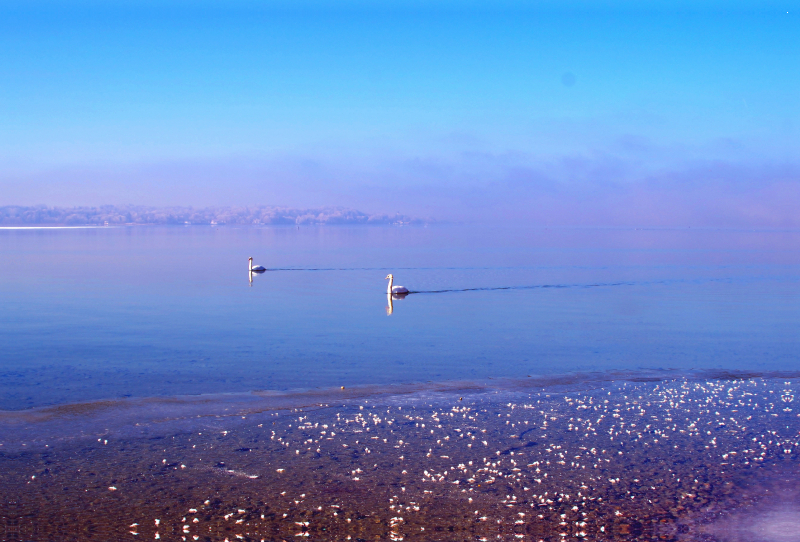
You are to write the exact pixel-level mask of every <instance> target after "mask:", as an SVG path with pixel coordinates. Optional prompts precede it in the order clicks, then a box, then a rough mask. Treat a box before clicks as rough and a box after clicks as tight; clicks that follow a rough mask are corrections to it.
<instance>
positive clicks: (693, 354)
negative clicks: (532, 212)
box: [0, 225, 800, 542]
mask: <svg viewBox="0 0 800 542" xmlns="http://www.w3.org/2000/svg"><path fill="white" fill-rule="evenodd" d="M799 242H800V233H799V232H780V231H755V232H753V231H712V230H699V231H697V230H692V229H686V230H610V229H556V230H553V229H545V228H540V229H532V228H531V229H524V228H510V227H477V226H457V225H437V226H430V227H427V228H423V227H402V228H388V227H381V228H372V227H353V228H349V227H324V228H310V227H305V228H296V227H279V228H275V227H270V228H256V227H253V228H231V227H219V228H211V227H196V226H194V227H164V228H160V227H131V228H94V229H85V228H84V229H80V228H76V229H0V299H2V308H3V310H2V311H0V345H1V346H2V349H1V350H0V493H2V495H3V499H2V501H0V542H6V541H20V540H26V541H32V542H39V541H41V542H45V541H52V540H58V541H72V540H74V541H76V542H77V541H81V542H85V541H87V540H101V541H105V540H126V541H131V542H133V541H135V540H141V539H150V540H169V541H172V540H175V541H176V542H178V541H180V542H188V541H192V542H194V541H198V540H202V541H204V542H207V541H212V542H231V541H233V540H246V541H259V540H260V541H263V542H266V541H278V540H289V539H297V538H296V537H300V539H306V538H307V539H309V540H323V541H334V540H335V541H346V540H349V541H352V542H366V541H367V540H392V541H399V540H405V541H407V542H412V541H419V542H429V541H434V540H435V541H439V540H474V541H481V542H488V541H489V540H496V541H515V542H516V541H518V540H530V541H532V542H538V541H546V542H556V541H559V542H561V541H564V540H570V541H578V540H599V541H608V542H612V541H613V542H619V541H644V540H656V539H657V540H671V541H674V542H694V541H698V542H699V541H703V542H739V541H741V542H745V541H746V542H775V541H776V540H779V541H782V542H788V541H800V492H798V490H797V489H796V488H797V487H800V474H798V473H800V439H798V435H800V415H798V411H797V406H796V403H795V402H794V401H795V400H796V399H795V398H796V396H797V395H798V394H800V380H799V379H798V377H800V371H798V364H797V360H798V354H800V334H798V329H799V328H798V324H800V309H799V308H798V307H800V280H798V279H800V251H798V250H797V247H798V246H799V244H798V243H799ZM249 256H253V257H254V259H255V263H256V264H261V265H264V266H266V267H267V268H268V269H269V270H268V271H266V272H265V273H263V274H257V275H255V276H252V277H251V276H250V274H249V273H248V268H247V258H248V257H249ZM387 273H393V274H394V276H395V278H396V283H398V284H402V285H405V286H406V287H408V288H409V289H410V290H411V291H412V293H411V294H409V295H408V296H406V297H404V298H402V299H388V298H387V295H386V280H385V279H384V277H385V276H386V275H387ZM342 387H344V389H342Z"/></svg>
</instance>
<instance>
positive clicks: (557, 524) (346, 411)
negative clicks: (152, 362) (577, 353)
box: [0, 375, 800, 542]
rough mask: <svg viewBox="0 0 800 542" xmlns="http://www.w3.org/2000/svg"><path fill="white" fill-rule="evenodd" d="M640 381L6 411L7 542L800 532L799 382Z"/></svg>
mask: <svg viewBox="0 0 800 542" xmlns="http://www.w3.org/2000/svg"><path fill="white" fill-rule="evenodd" d="M631 376H632V377H633V378H635V379H638V380H641V379H644V380H649V381H645V382H641V381H639V382H637V381H631V380H612V381H605V382H603V381H600V380H597V379H594V380H587V381H577V380H575V379H571V380H569V381H565V382H563V383H550V384H548V385H546V386H545V387H541V386H540V385H541V384H542V382H537V383H534V384H530V383H526V382H514V381H508V382H505V383H504V384H503V385H502V386H498V387H488V386H477V385H462V386H453V387H452V388H451V389H442V388H439V389H435V388H431V389H420V390H405V392H404V393H400V394H397V393H387V390H382V391H380V392H378V393H374V392H363V393H357V394H353V395H351V396H348V397H341V398H339V400H335V399H334V398H333V397H332V396H329V397H326V401H325V402H316V403H315V402H314V401H313V399H312V400H309V398H306V399H305V400H303V402H304V403H305V406H303V407H297V406H294V407H290V406H279V405H275V404H273V405H272V406H268V405H267V403H262V404H257V403H256V402H250V403H244V402H241V401H237V400H234V401H230V400H229V399H225V398H216V399H215V400H209V401H208V402H207V404H206V407H205V408H204V409H200V410H198V409H190V410H186V411H184V412H183V413H180V412H179V410H173V411H172V414H173V415H172V416H168V415H167V412H169V409H167V410H162V411H161V412H160V415H153V414H154V412H153V411H152V410H149V409H148V408H146V407H145V408H144V409H143V406H142V405H141V404H137V405H128V408H130V409H133V410H136V409H142V410H141V412H139V415H134V416H131V417H130V418H128V419H124V418H123V417H112V418H103V414H102V411H103V409H104V408H114V407H112V406H110V405H107V404H106V405H94V407H93V408H87V409H83V410H80V411H73V410H70V409H61V410H58V411H50V412H47V413H44V416H43V417H41V418H39V419H36V420H31V419H28V420H21V419H20V418H22V417H23V416H24V413H16V414H13V416H16V419H11V418H10V417H9V416H11V415H7V416H6V417H5V418H4V419H3V420H1V421H0V424H2V425H3V427H4V429H7V428H8V425H9V424H14V423H17V424H23V425H24V428H25V434H26V437H30V435H31V433H32V432H33V433H35V432H36V431H37V424H39V423H43V422H46V419H47V418H48V416H51V417H55V418H57V419H58V421H59V423H60V425H61V429H62V430H63V431H62V433H61V435H60V436H57V435H54V434H52V433H51V434H50V436H49V438H40V439H38V440H36V441H35V442H34V441H33V440H30V439H29V440H28V441H27V442H25V443H23V444H24V445H20V442H19V440H17V441H16V444H17V445H16V446H14V444H15V442H14V441H13V440H11V439H9V435H11V434H12V433H9V432H8V431H6V432H4V433H3V437H4V438H3V440H2V447H0V450H2V451H0V473H2V474H0V481H1V483H2V486H3V488H4V499H5V504H4V506H3V514H2V515H3V521H4V524H5V535H4V538H3V540H87V539H89V540H108V539H114V540H139V539H141V538H145V539H151V540H152V539H154V538H155V539H164V540H181V541H184V540H213V541H220V542H222V541H224V540H229V541H232V540H238V539H241V540H289V539H293V540H295V539H297V538H296V537H301V538H309V539H311V540H547V541H551V540H552V541H555V540H567V539H568V540H674V541H695V540H697V541H699V540H704V541H719V542H724V541H740V540H741V541H744V540H748V541H765V542H766V541H774V540H797V539H798V536H800V535H797V531H798V529H797V527H798V526H800V519H799V518H800V493H798V491H797V489H796V488H797V486H798V481H799V480H798V476H800V475H799V474H798V473H800V470H798V467H800V463H798V453H800V442H798V440H800V434H799V431H800V419H798V412H797V409H796V408H795V406H796V400H795V395H796V393H797V381H796V380H795V379H789V380H786V379H785V378H775V377H768V378H764V377H759V378H747V379H734V380H730V379H724V380H720V379H715V380H708V379H698V378H690V377H681V378H674V379H669V380H660V381H653V380H654V377H653V375H640V376H638V377H637V376H634V375H631ZM268 401H269V399H267V402H268ZM214 403H220V404H217V405H216V406H214V405H213V404H214ZM223 404H224V405H223ZM200 412H205V415H203V414H200ZM87 418H94V419H96V420H98V421H99V422H100V423H99V424H94V425H92V426H91V427H89V426H87V425H86V423H85V422H86V419H87ZM112 420H116V422H114V421H112ZM121 420H124V421H121ZM136 420H139V421H136ZM90 425H91V424H90ZM70 428H71V429H72V431H69V429H70ZM42 436H44V435H42Z"/></svg>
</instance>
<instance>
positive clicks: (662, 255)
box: [0, 226, 800, 409]
mask: <svg viewBox="0 0 800 542" xmlns="http://www.w3.org/2000/svg"><path fill="white" fill-rule="evenodd" d="M798 247H800V233H797V232H747V231H707V230H706V231H697V230H679V231H653V230H600V229H595V230H593V229H556V230H552V229H544V228H541V229H524V228H499V227H472V226H469V227H467V226H432V227H428V228H421V227H420V228H384V227H374V228H373V227H324V228H323V227H320V228H308V227H304V228H300V229H298V228H294V227H284V228H282V227H272V228H255V227H253V228H232V227H219V228H210V227H200V226H193V227H130V228H100V229H2V230H0V299H2V306H3V310H2V311H0V344H2V354H1V355H0V409H24V408H29V407H34V406H44V405H52V404H61V403H74V402H81V401H87V400H95V399H103V398H115V397H128V396H133V397H149V396H159V395H175V394H202V393H219V392H243V391H249V390H254V389H269V390H289V389H308V388H315V387H323V388H324V387H339V386H342V385H344V386H348V387H349V386H357V385H365V384H379V385H380V384H395V383H406V382H424V381H429V380H432V381H445V380H462V379H486V378H493V377H512V378H517V377H526V376H527V375H546V374H553V373H565V372H573V371H613V370H631V369H633V370H637V369H678V370H687V369H708V368H721V369H729V370H761V371H774V370H794V369H795V368H796V366H797V364H796V360H797V359H798V354H800V334H798V330H800V281H799V280H798V278H800V251H798ZM248 256H253V257H254V260H255V263H256V264H261V265H264V266H266V267H267V268H268V269H269V271H267V272H266V273H264V274H261V275H256V276H254V277H253V280H252V283H251V282H250V281H249V277H248V273H247V258H248ZM389 272H391V273H393V274H394V276H395V281H396V282H395V283H396V284H401V285H404V286H406V287H408V288H409V289H411V290H412V291H415V292H419V293H413V294H411V295H409V296H408V297H406V298H405V299H397V300H393V301H392V302H391V305H392V307H391V311H389V310H387V308H388V307H387V305H388V304H389V301H388V300H387V296H386V281H385V280H384V277H385V276H386V274H387V273H389ZM389 312H391V314H388V313H389Z"/></svg>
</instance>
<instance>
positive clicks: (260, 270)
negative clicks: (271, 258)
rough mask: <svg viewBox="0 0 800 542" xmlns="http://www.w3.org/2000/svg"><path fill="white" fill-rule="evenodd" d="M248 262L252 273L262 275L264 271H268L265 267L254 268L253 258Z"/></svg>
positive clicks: (257, 266)
mask: <svg viewBox="0 0 800 542" xmlns="http://www.w3.org/2000/svg"><path fill="white" fill-rule="evenodd" d="M247 261H248V265H249V267H250V271H252V272H255V273H260V272H262V271H266V270H267V268H266V267H264V266H263V265H256V266H253V258H248V259H247Z"/></svg>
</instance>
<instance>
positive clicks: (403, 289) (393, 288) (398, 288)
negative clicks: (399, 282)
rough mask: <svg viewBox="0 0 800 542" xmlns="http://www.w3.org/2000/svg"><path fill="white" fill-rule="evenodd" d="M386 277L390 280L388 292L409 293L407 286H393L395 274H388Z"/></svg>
mask: <svg viewBox="0 0 800 542" xmlns="http://www.w3.org/2000/svg"><path fill="white" fill-rule="evenodd" d="M386 278H387V279H388V280H389V287H388V288H387V289H386V293H387V294H390V295H391V294H407V293H408V288H406V287H405V286H393V284H394V276H393V275H391V274H390V275H386Z"/></svg>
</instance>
